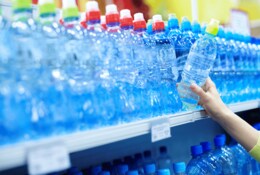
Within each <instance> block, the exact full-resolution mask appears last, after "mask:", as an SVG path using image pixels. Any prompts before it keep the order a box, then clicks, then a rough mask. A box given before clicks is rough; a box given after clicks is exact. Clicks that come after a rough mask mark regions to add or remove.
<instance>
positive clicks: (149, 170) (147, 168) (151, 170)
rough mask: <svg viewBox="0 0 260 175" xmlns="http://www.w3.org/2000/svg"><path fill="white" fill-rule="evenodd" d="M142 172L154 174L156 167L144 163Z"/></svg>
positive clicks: (148, 174)
mask: <svg viewBox="0 0 260 175" xmlns="http://www.w3.org/2000/svg"><path fill="white" fill-rule="evenodd" d="M144 174H145V175H155V174H156V167H155V164H153V163H152V164H146V165H145V166H144Z"/></svg>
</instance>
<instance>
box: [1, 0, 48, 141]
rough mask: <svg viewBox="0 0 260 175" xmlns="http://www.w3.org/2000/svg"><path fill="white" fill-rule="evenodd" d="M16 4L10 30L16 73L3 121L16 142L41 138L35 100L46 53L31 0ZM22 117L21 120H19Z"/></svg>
mask: <svg viewBox="0 0 260 175" xmlns="http://www.w3.org/2000/svg"><path fill="white" fill-rule="evenodd" d="M12 6H13V22H12V24H11V26H10V29H9V30H10V38H9V39H10V40H11V41H12V53H11V55H10V56H11V57H10V62H9V64H10V65H11V66H10V67H9V68H10V69H9V71H10V72H11V73H12V74H11V75H10V77H9V79H10V80H9V81H8V84H6V85H5V88H6V89H5V96H4V98H3V100H4V101H5V103H4V106H3V109H4V110H3V118H4V120H3V122H4V125H5V128H6V130H7V135H10V136H12V141H18V140H28V139H31V138H36V137H37V134H35V132H34V130H33V128H32V124H33V123H34V122H37V118H36V117H34V115H33V113H32V101H33V97H36V96H37V92H36V85H37V83H38V80H39V79H40V70H41V62H42V61H43V54H42V50H41V47H40V45H41V43H40V41H41V39H42V38H41V36H40V35H37V34H38V33H37V31H36V29H37V25H36V23H35V21H34V20H33V19H32V8H31V1H22V2H20V1H18V0H14V1H13V3H12ZM17 58H19V59H17ZM18 118H19V121H20V122H16V121H17V119H18ZM11 123H12V125H10V124H11Z"/></svg>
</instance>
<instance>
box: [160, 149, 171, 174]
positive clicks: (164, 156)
mask: <svg viewBox="0 0 260 175" xmlns="http://www.w3.org/2000/svg"><path fill="white" fill-rule="evenodd" d="M157 167H158V169H169V170H170V171H171V174H173V171H172V160H171V157H170V156H169V155H168V153H167V148H166V147H165V146H161V147H160V155H159V157H158V158H157Z"/></svg>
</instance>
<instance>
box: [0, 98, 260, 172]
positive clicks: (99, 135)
mask: <svg viewBox="0 0 260 175" xmlns="http://www.w3.org/2000/svg"><path fill="white" fill-rule="evenodd" d="M229 107H230V109H231V110H232V111H234V112H241V111H246V110H250V109H256V108H259V107H260V101H259V100H254V101H249V102H244V103H237V104H232V105H230V106H229ZM204 118H207V115H206V113H205V111H203V110H199V111H193V112H185V113H178V114H175V115H170V116H162V117H156V118H152V119H147V120H141V121H137V122H133V123H128V124H122V125H119V126H112V127H107V128H101V129H96V130H92V131H85V132H78V133H73V134H68V135H65V136H59V137H54V138H47V139H42V140H40V141H33V142H26V143H20V144H16V145H11V146H6V147H2V148H0V171H2V170H6V169H10V168H14V167H18V166H22V165H25V164H26V155H27V151H28V149H30V148H31V147H35V146H37V145H48V144H50V143H52V142H63V143H64V144H65V146H66V147H67V149H68V151H69V153H73V152H77V151H82V150H85V149H89V148H93V147H97V146H101V145H104V144H108V143H113V142H116V141H120V140H124V139H128V138H132V137H136V136H140V135H143V134H147V133H150V129H151V124H153V123H154V122H156V121H160V120H162V119H167V120H168V121H169V123H170V126H171V127H173V126H178V125H182V124H185V123H190V122H194V121H197V120H201V119H204Z"/></svg>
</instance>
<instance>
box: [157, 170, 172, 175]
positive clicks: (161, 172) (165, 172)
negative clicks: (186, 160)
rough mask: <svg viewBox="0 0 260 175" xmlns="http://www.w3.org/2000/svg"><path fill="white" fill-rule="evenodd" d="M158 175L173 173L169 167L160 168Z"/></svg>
mask: <svg viewBox="0 0 260 175" xmlns="http://www.w3.org/2000/svg"><path fill="white" fill-rule="evenodd" d="M157 175H171V172H170V170H169V169H159V170H158V171H157Z"/></svg>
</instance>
